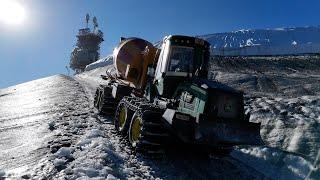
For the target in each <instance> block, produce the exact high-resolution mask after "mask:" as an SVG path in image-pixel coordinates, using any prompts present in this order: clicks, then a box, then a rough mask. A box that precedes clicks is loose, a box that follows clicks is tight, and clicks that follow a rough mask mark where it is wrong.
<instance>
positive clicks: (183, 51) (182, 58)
mask: <svg viewBox="0 0 320 180" xmlns="http://www.w3.org/2000/svg"><path fill="white" fill-rule="evenodd" d="M193 58H194V52H193V48H190V47H178V46H173V47H172V48H171V53H170V63H169V71H171V72H192V69H193Z"/></svg>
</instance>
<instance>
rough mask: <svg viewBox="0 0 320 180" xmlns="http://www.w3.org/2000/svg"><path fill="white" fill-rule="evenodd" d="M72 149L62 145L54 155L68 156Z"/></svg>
mask: <svg viewBox="0 0 320 180" xmlns="http://www.w3.org/2000/svg"><path fill="white" fill-rule="evenodd" d="M72 151H73V150H72V149H71V148H67V147H62V148H60V149H59V150H58V151H57V152H56V153H55V156H56V157H59V158H63V157H65V158H70V157H72V155H71V153H72Z"/></svg>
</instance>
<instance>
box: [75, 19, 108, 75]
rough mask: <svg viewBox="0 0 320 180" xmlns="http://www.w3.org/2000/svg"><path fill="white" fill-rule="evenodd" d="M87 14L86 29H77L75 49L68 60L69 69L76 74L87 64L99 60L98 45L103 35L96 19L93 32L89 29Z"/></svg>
mask: <svg viewBox="0 0 320 180" xmlns="http://www.w3.org/2000/svg"><path fill="white" fill-rule="evenodd" d="M89 20H90V16H89V14H87V15H86V28H84V29H79V32H78V35H77V43H76V47H75V48H74V49H73V51H72V53H71V58H70V68H71V69H73V70H74V71H75V73H76V74H78V73H81V72H83V71H84V69H85V67H86V66H87V65H88V64H91V63H93V62H95V61H97V60H98V59H99V58H100V44H101V42H102V41H103V33H102V32H101V31H100V30H99V29H98V21H97V18H96V17H94V18H93V30H91V29H90V28H89Z"/></svg>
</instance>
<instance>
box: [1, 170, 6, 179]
mask: <svg viewBox="0 0 320 180" xmlns="http://www.w3.org/2000/svg"><path fill="white" fill-rule="evenodd" d="M5 175H6V172H5V171H4V170H3V169H0V178H2V177H4V176H5Z"/></svg>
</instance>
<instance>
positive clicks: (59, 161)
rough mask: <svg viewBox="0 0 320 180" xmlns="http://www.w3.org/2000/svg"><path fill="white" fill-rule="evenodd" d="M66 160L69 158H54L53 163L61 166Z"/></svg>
mask: <svg viewBox="0 0 320 180" xmlns="http://www.w3.org/2000/svg"><path fill="white" fill-rule="evenodd" d="M66 162H67V160H66V159H64V158H63V159H60V158H57V159H55V160H53V165H54V166H55V167H59V166H63V165H64V164H65V163H66Z"/></svg>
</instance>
